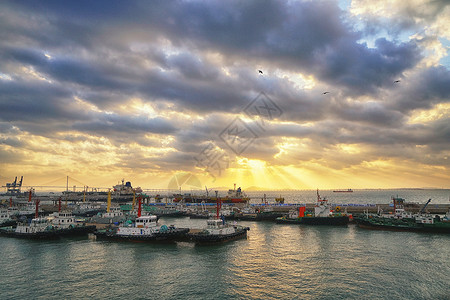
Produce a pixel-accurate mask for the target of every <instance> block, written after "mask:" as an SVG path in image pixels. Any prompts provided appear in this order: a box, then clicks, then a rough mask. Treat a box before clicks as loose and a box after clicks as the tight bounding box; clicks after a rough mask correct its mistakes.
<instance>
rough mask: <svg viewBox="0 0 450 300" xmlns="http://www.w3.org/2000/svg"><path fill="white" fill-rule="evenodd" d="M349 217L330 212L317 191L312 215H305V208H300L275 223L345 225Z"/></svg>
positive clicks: (329, 208)
mask: <svg viewBox="0 0 450 300" xmlns="http://www.w3.org/2000/svg"><path fill="white" fill-rule="evenodd" d="M349 221H350V216H349V215H347V214H346V213H341V212H334V213H333V212H332V211H331V205H330V204H329V203H328V200H327V199H326V198H321V197H320V195H319V190H317V202H316V204H315V205H314V215H313V214H310V213H306V207H305V206H300V207H299V209H298V213H297V212H296V211H294V212H291V213H290V215H288V216H283V217H279V218H277V219H276V222H277V223H280V224H283V223H289V224H304V225H333V226H337V225H341V226H342V225H347V224H348V223H349Z"/></svg>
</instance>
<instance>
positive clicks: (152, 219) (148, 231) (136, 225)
mask: <svg viewBox="0 0 450 300" xmlns="http://www.w3.org/2000/svg"><path fill="white" fill-rule="evenodd" d="M141 211H142V210H141V202H140V201H139V209H138V216H137V218H136V219H135V221H134V222H133V221H131V220H127V221H125V222H123V223H122V224H121V225H120V226H119V227H118V228H107V229H104V230H97V231H96V232H94V235H95V236H96V237H97V238H100V239H109V240H116V241H130V242H158V241H159V242H162V241H165V242H171V241H177V240H185V239H186V234H187V233H188V231H189V228H176V227H175V226H173V225H170V226H167V225H162V226H159V224H158V217H157V216H155V215H147V216H142V215H141Z"/></svg>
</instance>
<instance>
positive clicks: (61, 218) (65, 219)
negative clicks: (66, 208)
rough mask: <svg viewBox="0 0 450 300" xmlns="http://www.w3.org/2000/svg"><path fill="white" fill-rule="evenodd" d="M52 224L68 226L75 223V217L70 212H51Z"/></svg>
mask: <svg viewBox="0 0 450 300" xmlns="http://www.w3.org/2000/svg"><path fill="white" fill-rule="evenodd" d="M52 224H53V225H58V226H61V227H68V226H70V225H74V224H75V218H74V216H73V215H72V213H71V212H60V213H57V212H55V213H53V218H52Z"/></svg>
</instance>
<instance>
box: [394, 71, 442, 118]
mask: <svg viewBox="0 0 450 300" xmlns="http://www.w3.org/2000/svg"><path fill="white" fill-rule="evenodd" d="M393 100H394V101H393V102H392V103H391V105H390V106H391V107H392V108H394V109H398V110H400V111H402V112H408V111H410V110H414V109H418V108H424V109H428V108H432V106H433V105H435V104H437V103H445V102H447V103H448V102H450V71H449V70H448V69H447V68H445V67H443V66H438V67H431V68H429V69H426V70H424V71H423V72H420V74H419V75H418V76H415V77H413V78H411V82H410V84H409V86H408V87H407V88H405V89H400V90H399V94H397V95H395V97H394V99H393Z"/></svg>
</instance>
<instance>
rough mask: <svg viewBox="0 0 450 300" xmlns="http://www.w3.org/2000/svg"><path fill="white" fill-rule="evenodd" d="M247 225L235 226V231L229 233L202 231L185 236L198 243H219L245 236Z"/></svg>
mask: <svg viewBox="0 0 450 300" xmlns="http://www.w3.org/2000/svg"><path fill="white" fill-rule="evenodd" d="M248 230H250V228H248V227H242V228H237V229H236V232H234V233H230V234H203V233H201V232H200V233H191V234H188V235H187V237H188V238H189V240H190V241H192V242H194V243H196V244H199V245H210V244H220V243H225V242H228V241H233V240H238V239H243V238H247V231H248Z"/></svg>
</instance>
